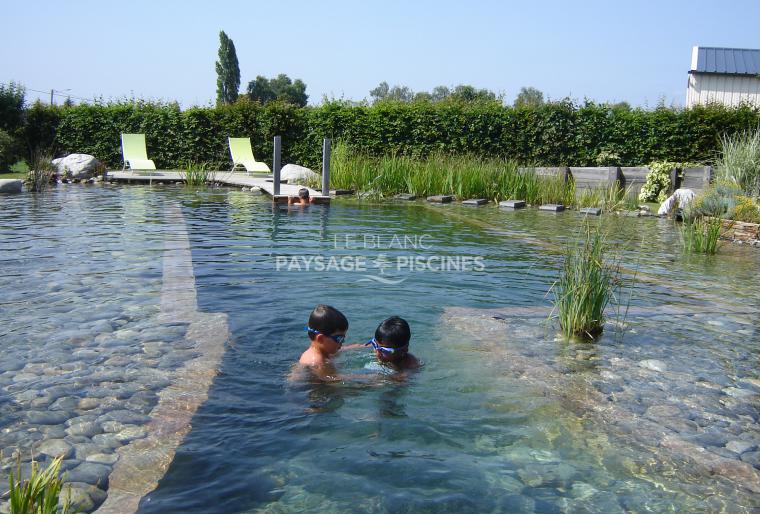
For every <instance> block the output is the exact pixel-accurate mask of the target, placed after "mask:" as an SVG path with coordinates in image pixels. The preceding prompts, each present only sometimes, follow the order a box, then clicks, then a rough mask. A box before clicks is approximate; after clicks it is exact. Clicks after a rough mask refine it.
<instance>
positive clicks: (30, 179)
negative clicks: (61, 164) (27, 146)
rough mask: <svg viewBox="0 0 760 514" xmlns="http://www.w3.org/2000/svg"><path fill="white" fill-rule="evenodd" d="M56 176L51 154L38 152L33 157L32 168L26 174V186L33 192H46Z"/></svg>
mask: <svg viewBox="0 0 760 514" xmlns="http://www.w3.org/2000/svg"><path fill="white" fill-rule="evenodd" d="M54 176H55V169H54V167H53V157H52V156H51V155H50V154H49V153H45V152H41V151H37V152H35V153H34V155H33V156H32V166H31V168H30V169H29V171H28V172H27V174H26V185H27V187H28V188H29V189H30V190H31V191H35V192H37V193H41V192H42V191H45V190H46V189H47V188H48V186H49V185H50V182H51V181H52V180H53V177H54Z"/></svg>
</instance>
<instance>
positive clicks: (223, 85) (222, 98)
mask: <svg viewBox="0 0 760 514" xmlns="http://www.w3.org/2000/svg"><path fill="white" fill-rule="evenodd" d="M239 89H240V67H239V66H238V59H237V54H236V53H235V43H233V42H232V40H231V39H230V38H229V37H227V34H225V33H224V31H223V30H222V31H219V60H218V61H216V103H217V105H221V104H231V103H234V102H235V100H237V97H238V90H239Z"/></svg>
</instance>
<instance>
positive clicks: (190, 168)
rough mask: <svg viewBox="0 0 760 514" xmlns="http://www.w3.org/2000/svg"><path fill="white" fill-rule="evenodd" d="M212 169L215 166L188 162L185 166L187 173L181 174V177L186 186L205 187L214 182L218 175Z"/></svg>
mask: <svg viewBox="0 0 760 514" xmlns="http://www.w3.org/2000/svg"><path fill="white" fill-rule="evenodd" d="M212 168H213V166H212V165H211V164H210V163H206V162H202V163H196V162H188V163H187V165H186V166H185V171H182V172H180V177H181V178H182V180H183V181H184V182H185V185H186V186H189V187H198V186H203V185H206V183H208V182H213V181H214V177H215V176H216V173H215V172H214V171H213V170H212Z"/></svg>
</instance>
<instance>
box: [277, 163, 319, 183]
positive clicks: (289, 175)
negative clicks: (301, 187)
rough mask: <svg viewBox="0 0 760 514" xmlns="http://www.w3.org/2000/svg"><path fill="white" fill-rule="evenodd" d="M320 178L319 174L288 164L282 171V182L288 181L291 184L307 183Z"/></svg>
mask: <svg viewBox="0 0 760 514" xmlns="http://www.w3.org/2000/svg"><path fill="white" fill-rule="evenodd" d="M318 178H319V174H318V173H316V172H314V171H312V170H310V169H309V168H305V167H303V166H299V165H298V164H286V165H285V166H283V167H282V169H281V170H280V180H287V181H288V182H290V183H298V182H306V181H307V180H312V179H318Z"/></svg>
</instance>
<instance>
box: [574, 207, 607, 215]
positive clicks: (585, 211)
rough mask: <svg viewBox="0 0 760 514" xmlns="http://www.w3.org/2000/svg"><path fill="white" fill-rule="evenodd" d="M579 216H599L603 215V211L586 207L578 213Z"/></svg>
mask: <svg viewBox="0 0 760 514" xmlns="http://www.w3.org/2000/svg"><path fill="white" fill-rule="evenodd" d="M578 213H579V214H587V215H591V216H599V215H600V214H602V210H601V209H600V208H599V207H584V208H583V209H580V210H579V211H578Z"/></svg>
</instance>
